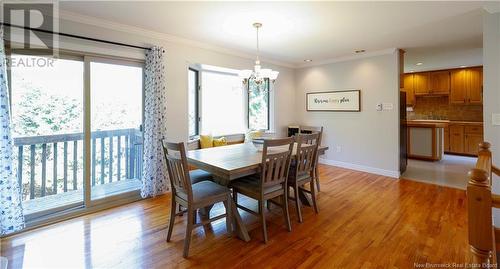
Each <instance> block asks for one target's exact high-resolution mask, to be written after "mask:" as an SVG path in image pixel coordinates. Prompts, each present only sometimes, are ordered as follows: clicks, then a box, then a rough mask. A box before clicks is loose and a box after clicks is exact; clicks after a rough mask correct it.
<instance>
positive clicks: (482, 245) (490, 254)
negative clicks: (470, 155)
mask: <svg viewBox="0 0 500 269" xmlns="http://www.w3.org/2000/svg"><path fill="white" fill-rule="evenodd" d="M493 174H494V175H497V176H500V169H499V168H497V167H495V166H494V165H493V164H492V157H491V151H490V144H489V143H487V142H483V143H481V144H480V145H479V153H478V159H477V163H476V167H475V168H474V169H471V170H470V171H469V174H468V177H469V182H468V184H467V212H468V217H469V252H470V263H471V264H472V267H474V266H476V267H477V266H479V268H496V266H497V253H496V251H497V246H498V245H499V243H500V240H498V239H500V229H499V228H496V227H494V226H493V213H492V208H500V195H497V194H492V193H491V181H492V180H493Z"/></svg>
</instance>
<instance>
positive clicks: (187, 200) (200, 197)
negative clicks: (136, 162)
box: [162, 141, 232, 258]
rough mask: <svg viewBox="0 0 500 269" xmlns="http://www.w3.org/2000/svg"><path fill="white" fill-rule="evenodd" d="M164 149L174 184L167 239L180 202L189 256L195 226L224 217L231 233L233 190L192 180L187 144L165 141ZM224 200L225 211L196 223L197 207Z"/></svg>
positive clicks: (171, 180) (171, 182)
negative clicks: (183, 214) (185, 216)
mask: <svg viewBox="0 0 500 269" xmlns="http://www.w3.org/2000/svg"><path fill="white" fill-rule="evenodd" d="M162 144H163V152H164V155H165V159H166V162H167V169H168V175H169V176H170V185H171V187H172V199H171V200H172V204H171V208H170V223H169V226H168V234H167V242H170V238H171V236H172V230H173V227H174V219H175V216H176V215H179V214H181V213H176V208H177V205H178V204H179V205H182V206H183V207H184V208H186V209H187V218H188V220H187V227H186V237H185V239H184V257H185V258H187V257H188V255H189V244H190V242H191V232H192V230H193V229H194V228H196V227H199V226H202V225H205V224H208V223H210V222H213V221H216V220H218V219H221V218H224V217H225V218H226V229H227V232H228V233H229V234H231V233H232V224H231V221H232V216H231V205H230V202H231V192H230V191H229V189H228V188H226V187H224V186H221V185H219V184H216V183H214V182H212V181H208V180H205V181H200V182H197V183H194V184H193V183H192V181H191V178H190V173H189V171H188V163H187V158H186V149H185V147H184V143H182V142H181V143H170V142H165V141H162ZM218 202H223V203H224V206H225V207H226V213H225V214H222V215H219V216H217V217H214V218H209V219H207V220H200V222H199V223H197V222H196V221H197V218H196V210H198V209H200V208H204V207H207V206H211V205H213V204H215V203H218Z"/></svg>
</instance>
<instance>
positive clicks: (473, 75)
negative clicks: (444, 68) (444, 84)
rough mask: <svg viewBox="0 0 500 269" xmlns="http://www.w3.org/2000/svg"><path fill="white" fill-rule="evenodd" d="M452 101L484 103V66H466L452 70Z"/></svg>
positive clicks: (458, 102)
mask: <svg viewBox="0 0 500 269" xmlns="http://www.w3.org/2000/svg"><path fill="white" fill-rule="evenodd" d="M450 76H451V81H450V103H451V104H482V103H483V68H482V67H474V68H464V69H456V70H452V71H451V75H450Z"/></svg>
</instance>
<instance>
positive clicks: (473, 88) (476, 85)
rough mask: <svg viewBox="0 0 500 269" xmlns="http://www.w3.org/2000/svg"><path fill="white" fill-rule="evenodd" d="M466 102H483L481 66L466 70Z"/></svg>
mask: <svg viewBox="0 0 500 269" xmlns="http://www.w3.org/2000/svg"><path fill="white" fill-rule="evenodd" d="M467 76H468V78H467V102H468V103H469V104H482V103H483V68H481V67H474V68H469V69H468V70H467Z"/></svg>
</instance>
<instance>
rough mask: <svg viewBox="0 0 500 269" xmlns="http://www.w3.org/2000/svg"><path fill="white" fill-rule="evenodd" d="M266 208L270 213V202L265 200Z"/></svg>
mask: <svg viewBox="0 0 500 269" xmlns="http://www.w3.org/2000/svg"><path fill="white" fill-rule="evenodd" d="M266 207H267V210H269V211H271V202H269V200H266Z"/></svg>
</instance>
